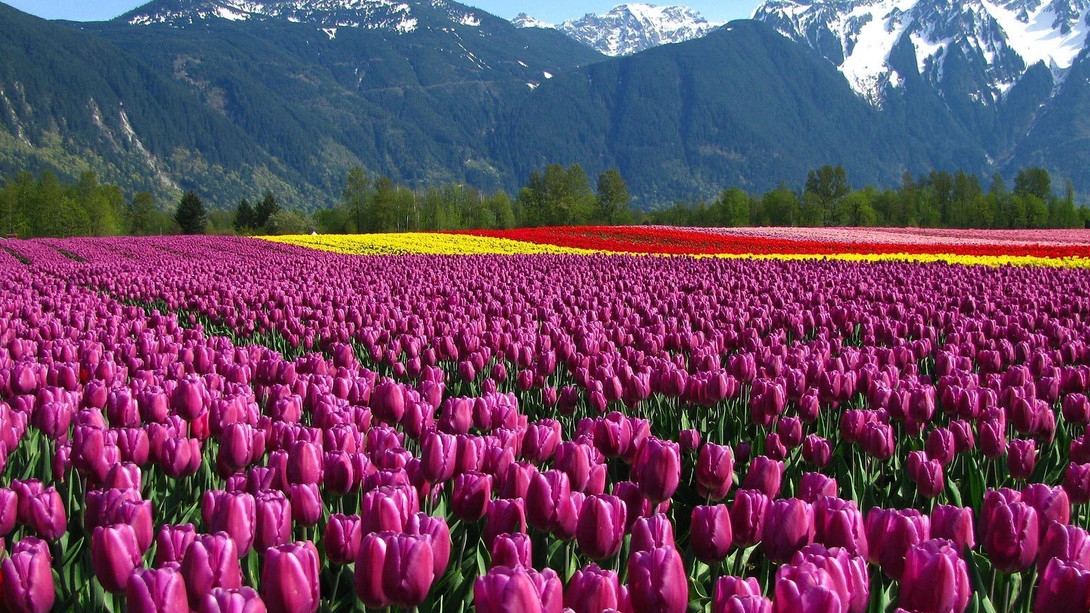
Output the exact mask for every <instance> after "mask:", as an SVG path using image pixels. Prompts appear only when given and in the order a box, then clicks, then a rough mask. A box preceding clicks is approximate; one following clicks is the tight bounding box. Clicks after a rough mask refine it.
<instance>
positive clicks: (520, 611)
mask: <svg viewBox="0 0 1090 613" xmlns="http://www.w3.org/2000/svg"><path fill="white" fill-rule="evenodd" d="M473 604H474V606H475V608H476V609H477V611H478V612H479V613H560V611H561V609H562V608H563V606H564V591H563V587H562V585H561V583H560V577H558V576H557V575H556V572H555V571H553V570H552V569H551V568H546V569H545V570H544V571H542V572H540V573H539V572H537V571H535V570H533V569H527V568H523V567H521V566H520V567H517V568H509V567H506V566H497V567H495V568H493V569H491V570H489V571H488V573H486V574H484V575H482V576H480V577H477V580H476V581H475V582H474V583H473Z"/></svg>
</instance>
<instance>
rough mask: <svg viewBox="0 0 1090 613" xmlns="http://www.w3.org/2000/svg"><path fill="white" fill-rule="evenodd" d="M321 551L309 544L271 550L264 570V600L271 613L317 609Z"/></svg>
mask: <svg viewBox="0 0 1090 613" xmlns="http://www.w3.org/2000/svg"><path fill="white" fill-rule="evenodd" d="M319 566H320V564H319V561H318V550H317V548H315V547H314V543H311V542H309V541H305V542H301V543H291V544H288V545H279V546H277V547H270V548H269V549H267V550H266V551H265V566H264V568H262V569H261V597H262V599H263V600H264V601H265V606H266V607H267V608H268V610H269V612H270V613H290V612H295V611H306V612H309V613H314V612H315V611H317V610H318V604H319V603H320V601H321V594H320V592H319V585H318V569H319Z"/></svg>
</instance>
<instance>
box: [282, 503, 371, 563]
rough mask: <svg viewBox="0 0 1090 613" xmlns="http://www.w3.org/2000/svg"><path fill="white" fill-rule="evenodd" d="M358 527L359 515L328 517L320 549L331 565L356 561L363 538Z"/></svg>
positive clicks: (359, 524)
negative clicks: (321, 548) (323, 550)
mask: <svg viewBox="0 0 1090 613" xmlns="http://www.w3.org/2000/svg"><path fill="white" fill-rule="evenodd" d="M360 526H361V521H360V516H359V515H345V514H343V513H334V514H333V515H331V516H330V518H329V522H328V523H327V524H326V527H325V533H324V534H323V535H322V547H323V549H325V553H326V557H328V558H329V561H330V562H331V563H333V564H337V565H344V564H350V563H352V562H355V561H356V556H357V555H359V550H360V541H361V539H362V538H363V533H362V532H361V531H360ZM289 535H290V531H289Z"/></svg>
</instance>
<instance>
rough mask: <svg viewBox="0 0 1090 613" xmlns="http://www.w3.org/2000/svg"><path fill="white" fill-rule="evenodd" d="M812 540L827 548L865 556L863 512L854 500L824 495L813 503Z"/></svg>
mask: <svg viewBox="0 0 1090 613" xmlns="http://www.w3.org/2000/svg"><path fill="white" fill-rule="evenodd" d="M814 540H815V541H816V542H818V543H821V544H823V545H825V546H826V547H828V548H833V547H839V548H842V549H844V550H845V551H846V552H848V553H849V554H851V555H857V556H860V557H863V558H866V557H867V551H868V546H867V535H866V530H865V528H864V523H863V514H862V513H861V512H860V511H859V507H857V506H856V505H855V502H854V501H851V500H841V499H840V498H834V497H832V496H826V497H824V498H821V499H819V500H818V501H817V502H816V503H814Z"/></svg>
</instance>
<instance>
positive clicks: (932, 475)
mask: <svg viewBox="0 0 1090 613" xmlns="http://www.w3.org/2000/svg"><path fill="white" fill-rule="evenodd" d="M906 469H907V472H908V477H909V479H911V480H912V482H913V483H915V484H916V489H917V490H919V492H920V494H921V495H922V496H924V497H925V498H934V497H935V496H938V495H939V494H941V493H942V490H943V489H945V488H946V477H945V476H944V474H943V470H942V463H941V462H939V461H938V460H929V459H927V454H926V453H925V452H923V451H910V452H909V453H908V461H907V462H906Z"/></svg>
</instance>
